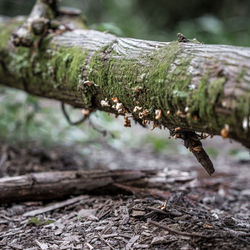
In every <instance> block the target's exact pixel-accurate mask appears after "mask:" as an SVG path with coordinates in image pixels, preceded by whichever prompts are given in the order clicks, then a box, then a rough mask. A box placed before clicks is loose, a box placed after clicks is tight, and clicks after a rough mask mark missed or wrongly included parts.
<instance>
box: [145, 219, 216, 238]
mask: <svg viewBox="0 0 250 250" xmlns="http://www.w3.org/2000/svg"><path fill="white" fill-rule="evenodd" d="M148 223H149V224H152V225H154V226H157V227H159V228H163V229H165V230H167V231H169V232H171V233H174V234H179V235H182V236H188V237H202V238H207V239H210V238H213V237H214V236H213V235H203V234H198V233H187V232H181V231H178V230H175V229H172V228H170V227H168V226H166V225H162V224H160V223H158V222H156V221H152V220H148Z"/></svg>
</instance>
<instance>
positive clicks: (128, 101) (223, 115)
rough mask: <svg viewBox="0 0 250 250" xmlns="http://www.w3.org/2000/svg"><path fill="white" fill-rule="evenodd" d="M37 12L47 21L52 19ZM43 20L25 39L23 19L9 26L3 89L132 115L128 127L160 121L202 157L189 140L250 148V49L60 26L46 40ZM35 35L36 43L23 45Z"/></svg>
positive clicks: (0, 52)
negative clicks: (199, 135) (226, 141)
mask: <svg viewBox="0 0 250 250" xmlns="http://www.w3.org/2000/svg"><path fill="white" fill-rule="evenodd" d="M44 2H47V1H38V4H41V3H42V4H43V5H44ZM52 2H53V1H52ZM34 9H38V10H39V11H38V16H39V18H40V19H41V17H43V15H44V12H42V11H41V9H39V8H34ZM36 14H37V13H36V12H35V11H33V12H32V13H31V16H30V17H29V19H28V21H27V22H26V23H24V24H22V25H23V26H22V28H21V30H22V32H20V28H19V29H18V31H19V32H16V31H15V30H16V29H17V27H19V26H20V22H21V23H23V21H20V19H8V20H2V23H1V24H0V37H1V42H0V79H1V80H0V82H1V84H4V85H6V86H10V87H14V88H19V89H23V90H25V91H27V92H29V93H31V94H34V95H38V96H42V97H47V98H53V99H57V100H60V101H62V102H64V103H68V104H71V105H73V106H75V107H79V108H85V109H88V110H90V112H91V111H94V110H96V109H99V110H104V111H106V112H111V113H115V114H118V115H119V114H120V115H124V116H125V124H124V125H125V126H130V121H129V119H130V118H131V117H133V118H134V119H135V120H137V121H139V122H140V123H142V124H149V122H150V121H152V122H153V123H154V125H153V126H154V127H157V126H158V127H161V126H164V127H167V128H168V129H170V130H171V131H172V133H171V134H172V135H173V136H175V137H177V138H182V139H184V141H185V145H186V146H187V147H189V148H190V149H191V150H192V151H194V152H195V154H199V152H201V150H200V145H198V146H197V145H193V146H192V145H190V143H187V137H188V139H189V138H190V136H189V135H188V136H187V134H185V133H186V132H190V131H191V132H192V131H193V132H195V131H197V132H206V133H209V134H213V135H220V134H221V135H222V136H223V137H229V138H232V139H235V140H237V141H239V142H241V143H242V144H243V145H245V146H246V147H248V148H250V121H249V120H250V48H243V47H234V46H225V45H205V44H201V43H199V42H197V41H195V40H191V41H189V40H187V39H186V38H184V39H179V41H174V42H153V41H143V40H137V39H131V38H118V37H116V36H114V35H111V34H107V33H101V32H98V31H93V30H84V29H74V28H73V29H72V28H70V29H69V28H67V26H64V29H63V30H62V29H59V28H54V27H52V21H53V20H52V19H51V20H49V21H48V22H49V24H48V22H47V21H44V20H43V19H42V21H41V22H42V24H43V25H45V26H46V28H44V27H45V26H44V27H43V28H44V29H45V30H43V29H42V32H41V29H40V30H39V29H38V31H39V32H40V33H41V35H39V36H38V35H37V33H38V31H37V28H34V27H37V23H38V24H40V19H39V18H38V19H34V18H33V17H34V16H36ZM44 16H46V18H51V17H47V16H48V15H44ZM46 20H47V19H46ZM34 22H35V25H33V24H34ZM30 27H32V29H33V33H32V34H33V38H34V39H37V40H36V42H32V41H30V40H27V39H26V40H25V39H23V38H22V39H19V40H18V39H17V38H18V35H20V33H21V34H24V33H25V32H23V30H25V29H26V30H30V29H31V28H30ZM39 27H40V26H39V25H38V28H39ZM59 27H60V26H59ZM34 30H35V31H34ZM13 32H14V34H15V36H14V39H13V40H12V42H11V40H10V38H11V35H12V33H13ZM34 32H35V35H34ZM26 33H27V32H26ZM26 33H25V35H26V37H29V36H28V35H27V34H26ZM33 38H32V39H33ZM27 41H28V42H27ZM25 42H26V43H25ZM17 45H19V47H17ZM20 45H21V46H20ZM24 46H26V47H24ZM27 46H28V47H27ZM183 133H184V135H183ZM191 144H192V143H191ZM198 158H199V157H197V159H198ZM205 158H206V157H205ZM198 160H199V159H198ZM200 162H201V161H200ZM208 165H209V164H208ZM208 168H210V167H208ZM208 172H209V171H208ZM212 172H213V171H212V170H211V171H210V173H212Z"/></svg>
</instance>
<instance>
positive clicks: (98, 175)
mask: <svg viewBox="0 0 250 250" xmlns="http://www.w3.org/2000/svg"><path fill="white" fill-rule="evenodd" d="M156 175H157V171H149V170H148V171H140V170H124V171H122V170H114V171H112V170H107V171H98V170H96V171H62V172H59V171H54V172H42V173H32V174H27V175H21V176H16V177H5V178H1V179H0V203H8V202H13V201H30V200H52V199H59V198H63V197H67V196H70V195H79V194H107V193H108V194H110V193H118V191H117V190H120V192H121V190H123V193H124V192H125V193H127V192H129V193H131V192H133V190H132V189H133V188H132V187H131V186H137V187H138V186H139V187H143V188H144V189H143V191H142V190H141V189H140V188H135V192H137V193H138V194H140V195H142V192H144V193H147V195H149V194H151V195H152V193H153V192H154V191H152V189H148V191H147V190H146V189H145V188H150V185H148V178H150V177H153V176H156ZM128 184H129V186H126V185H128ZM154 194H155V195H156V196H157V197H159V196H161V198H166V197H164V192H163V191H159V190H158V191H157V192H155V193H154Z"/></svg>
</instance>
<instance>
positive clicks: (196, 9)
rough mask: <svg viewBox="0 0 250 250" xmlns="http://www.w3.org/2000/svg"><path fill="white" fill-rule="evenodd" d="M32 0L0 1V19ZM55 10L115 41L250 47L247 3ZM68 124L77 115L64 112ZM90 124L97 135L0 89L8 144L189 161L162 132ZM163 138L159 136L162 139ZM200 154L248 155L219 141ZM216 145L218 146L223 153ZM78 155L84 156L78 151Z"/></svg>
mask: <svg viewBox="0 0 250 250" xmlns="http://www.w3.org/2000/svg"><path fill="white" fill-rule="evenodd" d="M34 2H35V1H34V0H30V1H27V0H0V15H5V16H17V15H28V14H29V12H30V11H31V8H32V6H33V4H34ZM61 5H63V6H70V7H75V8H78V9H81V10H82V13H83V15H84V16H85V18H86V20H87V25H88V27H89V28H90V29H96V30H100V31H108V32H110V33H113V34H116V35H118V36H124V37H134V38H140V39H147V40H158V41H171V40H176V33H178V32H181V33H183V34H184V35H185V36H187V37H188V38H196V39H198V40H199V41H201V42H203V43H211V44H214V43H216V44H231V45H239V46H250V28H249V27H250V1H249V0H221V1H211V0H210V1H205V0H190V1H186V0H175V1H164V0H158V1H151V0H105V1H104V0H82V1H81V0H71V1H67V0H62V1H61ZM67 109H68V112H69V113H70V114H71V116H72V120H77V119H79V118H80V117H81V112H80V111H79V110H73V109H72V108H70V107H67ZM90 120H91V123H92V124H94V126H95V127H98V128H99V129H106V130H107V131H108V135H107V136H106V137H102V135H101V134H100V133H99V132H98V131H97V130H95V129H93V126H89V123H88V122H87V123H84V124H82V125H80V126H70V125H68V123H67V121H66V120H65V117H64V116H63V115H62V112H61V110H60V104H59V103H58V102H55V101H50V100H44V99H40V98H37V97H34V96H30V95H28V94H26V93H24V92H22V91H17V90H13V89H8V88H4V87H0V138H1V139H2V140H7V141H10V142H12V143H16V142H27V141H39V143H42V144H45V145H51V144H63V145H73V144H74V145H75V144H79V145H86V144H87V143H89V142H93V143H92V145H94V147H95V148H96V149H97V150H100V151H101V145H102V144H101V142H103V141H105V143H107V144H108V145H110V146H111V147H113V148H116V149H117V150H124V149H125V148H126V149H127V148H130V149H131V148H132V149H136V150H138V149H141V148H142V146H144V147H147V148H149V149H150V150H151V151H153V152H155V153H157V154H163V155H176V157H178V156H179V155H185V156H187V157H192V156H191V154H190V153H189V151H188V150H186V148H184V146H182V143H180V142H177V143H176V141H174V140H169V138H168V133H167V131H160V130H158V129H156V130H154V131H150V130H149V129H143V128H139V127H138V125H133V127H132V128H124V127H123V121H122V119H115V118H114V117H113V116H112V115H108V114H105V113H102V112H96V113H94V114H91V117H90ZM162 135H164V136H162ZM205 144H206V149H207V151H208V153H209V155H210V156H211V157H212V158H213V159H214V161H216V160H217V161H219V160H218V159H219V156H223V157H224V158H225V156H228V155H229V156H230V158H229V159H230V160H231V159H235V160H237V161H238V160H240V161H250V157H249V153H248V152H247V150H246V149H244V148H243V147H241V146H240V145H239V144H237V143H235V142H233V143H230V142H229V141H228V140H227V141H226V143H225V141H223V140H222V139H221V138H217V139H216V138H215V139H213V140H207V141H206V142H205ZM220 145H223V149H222V147H221V146H220ZM82 152H83V153H88V149H86V148H84V149H83V151H82Z"/></svg>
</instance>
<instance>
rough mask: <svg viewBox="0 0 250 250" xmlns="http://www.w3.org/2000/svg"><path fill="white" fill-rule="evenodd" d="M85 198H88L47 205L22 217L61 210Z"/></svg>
mask: <svg viewBox="0 0 250 250" xmlns="http://www.w3.org/2000/svg"><path fill="white" fill-rule="evenodd" d="M86 198H89V196H87V195H80V196H78V197H74V198H72V199H68V200H66V201H62V202H57V203H55V204H52V205H48V206H46V207H42V208H39V209H36V210H32V211H29V212H27V213H25V214H23V216H24V217H32V216H36V215H38V214H43V213H46V212H49V211H52V210H55V209H58V208H62V207H65V206H68V205H71V204H74V203H76V202H78V201H80V200H83V199H86Z"/></svg>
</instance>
